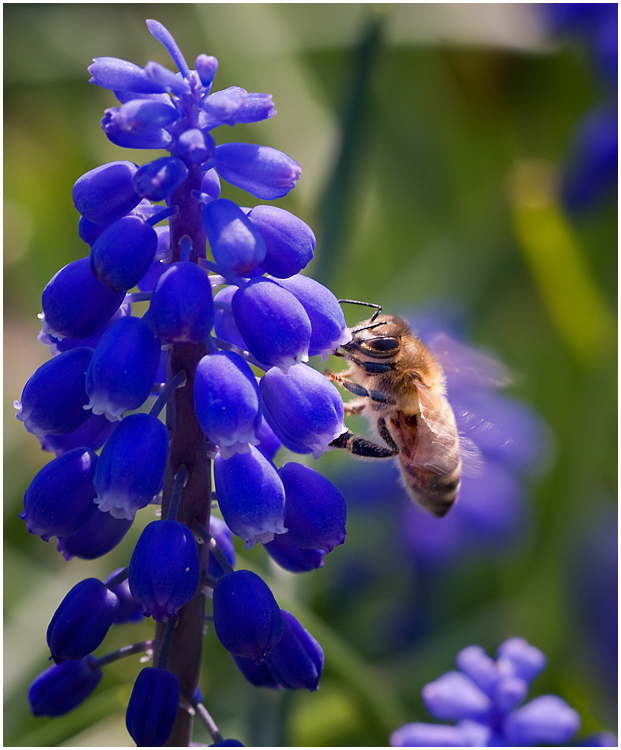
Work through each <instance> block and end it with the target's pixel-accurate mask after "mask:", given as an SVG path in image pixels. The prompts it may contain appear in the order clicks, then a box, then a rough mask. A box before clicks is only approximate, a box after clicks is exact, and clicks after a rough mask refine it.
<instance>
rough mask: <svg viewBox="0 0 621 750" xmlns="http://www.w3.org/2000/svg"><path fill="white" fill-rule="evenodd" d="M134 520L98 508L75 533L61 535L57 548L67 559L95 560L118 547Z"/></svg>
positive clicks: (57, 541)
mask: <svg viewBox="0 0 621 750" xmlns="http://www.w3.org/2000/svg"><path fill="white" fill-rule="evenodd" d="M132 521H133V519H131V518H114V516H112V515H111V514H110V513H104V512H103V511H101V510H99V509H97V510H96V511H95V512H94V513H93V515H92V516H91V517H90V518H89V519H88V521H87V522H86V523H85V524H84V525H83V526H81V527H80V528H79V529H78V530H77V531H74V532H73V534H69V535H67V536H59V537H58V538H57V539H56V548H57V549H58V551H59V552H60V553H61V554H62V556H63V557H64V558H65V560H71V558H72V557H79V558H81V559H82V560H95V559H96V558H98V557H102V556H103V555H107V554H108V552H110V550H111V549H114V548H115V547H116V545H117V544H118V543H119V542H120V541H121V539H123V537H124V536H125V534H127V532H128V531H129V529H130V527H131V525H132Z"/></svg>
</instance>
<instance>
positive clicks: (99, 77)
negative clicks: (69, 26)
mask: <svg viewBox="0 0 621 750" xmlns="http://www.w3.org/2000/svg"><path fill="white" fill-rule="evenodd" d="M88 72H89V73H90V74H91V76H92V78H91V79H90V81H89V83H94V84H96V85H97V86H101V87H102V88H104V89H112V90H113V91H116V90H117V89H119V90H123V89H125V90H127V91H136V92H138V93H145V94H149V93H158V92H164V91H166V86H164V85H162V84H160V83H157V82H155V81H154V80H153V79H152V78H150V77H149V75H148V74H147V73H146V71H145V69H144V68H141V67H140V66H139V65H136V64H135V63H131V62H128V61H127V60H121V59H119V58H118V57H95V58H94V59H93V63H92V64H91V65H89V67H88Z"/></svg>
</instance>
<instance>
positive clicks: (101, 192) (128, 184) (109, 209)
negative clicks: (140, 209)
mask: <svg viewBox="0 0 621 750" xmlns="http://www.w3.org/2000/svg"><path fill="white" fill-rule="evenodd" d="M137 171H138V167H137V166H136V164H134V163H133V162H131V161H113V162H110V163H108V164H102V165H101V166H100V167H95V169H91V170H90V171H89V172H86V174H83V175H82V177H80V178H78V180H77V181H76V183H75V185H74V186H73V193H72V195H73V202H74V203H75V207H76V208H77V209H78V211H79V212H80V213H81V214H82V216H84V217H85V218H87V219H88V220H89V221H92V222H93V223H94V224H111V223H112V222H113V221H116V220H117V219H120V218H121V216H125V214H128V213H129V212H130V211H131V210H132V208H134V207H135V206H137V205H138V204H139V203H140V196H139V195H138V193H137V192H136V191H135V189H134V181H133V178H134V175H135V174H136V172H137Z"/></svg>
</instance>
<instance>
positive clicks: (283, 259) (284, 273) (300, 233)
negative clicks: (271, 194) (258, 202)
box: [248, 206, 315, 279]
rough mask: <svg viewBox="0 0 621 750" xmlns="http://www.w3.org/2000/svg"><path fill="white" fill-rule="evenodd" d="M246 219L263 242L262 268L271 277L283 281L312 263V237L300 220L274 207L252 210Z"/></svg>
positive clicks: (313, 247)
mask: <svg viewBox="0 0 621 750" xmlns="http://www.w3.org/2000/svg"><path fill="white" fill-rule="evenodd" d="M248 218H249V219H250V221H251V222H252V223H253V224H254V226H255V227H256V228H257V229H258V231H259V234H260V235H261V237H263V240H264V241H265V258H264V259H263V262H262V263H261V268H262V269H263V270H264V271H266V272H267V273H269V274H270V275H271V276H275V277H276V278H279V279H286V278H288V277H289V276H293V275H294V274H296V273H299V272H300V271H301V270H302V269H303V268H306V266H307V265H308V263H310V261H311V260H312V259H313V253H314V252H315V235H314V234H313V231H312V229H311V228H310V227H309V226H308V224H306V223H305V222H303V221H302V219H298V217H297V216H295V215H294V214H292V213H290V212H289V211H285V210H284V209H283V208H278V207H276V206H255V207H254V208H253V209H251V210H250V212H249V213H248Z"/></svg>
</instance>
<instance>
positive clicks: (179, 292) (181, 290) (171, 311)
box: [148, 260, 214, 344]
mask: <svg viewBox="0 0 621 750" xmlns="http://www.w3.org/2000/svg"><path fill="white" fill-rule="evenodd" d="M148 319H149V321H150V323H151V324H152V325H153V328H154V329H155V332H156V334H157V336H158V337H159V338H160V339H162V341H166V342H171V343H183V342H189V343H192V344H197V343H198V342H200V341H204V339H205V338H206V337H207V336H208V335H209V332H210V331H211V329H212V327H213V322H214V309H213V298H212V294H211V285H210V283H209V278H208V277H207V274H206V273H205V271H203V269H202V268H200V267H199V266H198V265H197V264H196V263H191V262H189V261H186V260H182V261H179V262H178V263H173V264H172V265H170V266H168V268H167V269H166V270H165V271H164V273H163V274H162V275H161V276H160V279H159V281H158V283H157V286H156V287H155V291H154V292H153V295H152V297H151V302H150V305H149V312H148Z"/></svg>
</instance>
